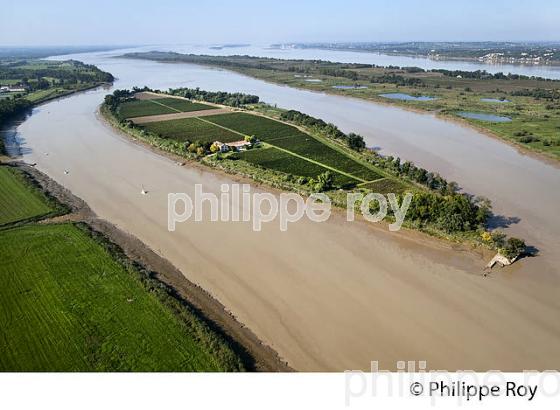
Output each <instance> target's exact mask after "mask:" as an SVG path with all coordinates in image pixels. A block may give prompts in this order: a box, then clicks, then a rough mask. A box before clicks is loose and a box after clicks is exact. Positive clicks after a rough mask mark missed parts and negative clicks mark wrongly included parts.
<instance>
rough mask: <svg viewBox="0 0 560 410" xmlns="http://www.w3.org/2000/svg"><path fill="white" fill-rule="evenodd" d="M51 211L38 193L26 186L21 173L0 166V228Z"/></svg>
mask: <svg viewBox="0 0 560 410" xmlns="http://www.w3.org/2000/svg"><path fill="white" fill-rule="evenodd" d="M53 211H54V209H52V208H51V207H50V206H49V205H48V204H47V202H46V201H45V198H44V197H42V195H41V194H40V193H39V192H36V191H35V190H34V189H31V188H30V187H28V186H26V182H25V180H24V178H23V176H22V175H21V171H18V170H16V169H14V168H11V167H7V166H0V226H3V225H7V224H10V223H14V222H18V221H23V220H27V219H32V218H36V217H40V216H43V215H47V214H49V213H50V212H53Z"/></svg>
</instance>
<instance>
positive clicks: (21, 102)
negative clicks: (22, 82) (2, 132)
mask: <svg viewBox="0 0 560 410" xmlns="http://www.w3.org/2000/svg"><path fill="white" fill-rule="evenodd" d="M32 105H33V104H32V103H31V102H30V101H29V100H26V99H25V98H3V99H1V100H0V126H1V125H3V124H4V122H5V121H7V120H8V119H9V118H11V117H12V116H14V115H16V114H20V113H22V112H24V111H26V110H28V109H30V108H31V106H32Z"/></svg>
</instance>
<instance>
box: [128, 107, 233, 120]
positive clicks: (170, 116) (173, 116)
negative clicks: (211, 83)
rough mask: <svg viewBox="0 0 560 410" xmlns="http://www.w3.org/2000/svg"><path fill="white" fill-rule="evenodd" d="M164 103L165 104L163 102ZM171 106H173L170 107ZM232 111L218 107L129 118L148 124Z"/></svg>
mask: <svg viewBox="0 0 560 410" xmlns="http://www.w3.org/2000/svg"><path fill="white" fill-rule="evenodd" d="M162 105H163V104H162ZM164 107H167V105H164ZM169 108H171V107H169ZM230 112H232V111H231V110H228V109H226V108H216V109H212V110H200V111H190V112H177V113H173V114H159V115H146V116H143V117H133V118H129V120H130V121H132V122H133V123H135V124H147V123H150V122H159V121H169V120H179V119H182V118H193V117H205V116H209V115H218V114H228V113H230Z"/></svg>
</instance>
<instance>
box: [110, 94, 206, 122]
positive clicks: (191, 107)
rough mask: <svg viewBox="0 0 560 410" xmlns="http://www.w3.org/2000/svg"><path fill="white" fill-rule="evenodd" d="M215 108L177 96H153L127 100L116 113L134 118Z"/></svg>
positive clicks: (123, 116)
mask: <svg viewBox="0 0 560 410" xmlns="http://www.w3.org/2000/svg"><path fill="white" fill-rule="evenodd" d="M215 108H216V107H214V106H211V105H207V104H201V103H194V102H191V101H188V100H183V99H179V98H154V99H149V100H132V101H127V102H125V103H123V104H121V105H120V106H119V111H118V113H119V115H120V116H121V117H122V118H135V117H145V116H148V115H160V114H173V113H177V112H191V111H202V110H211V109H215Z"/></svg>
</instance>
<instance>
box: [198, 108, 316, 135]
mask: <svg viewBox="0 0 560 410" xmlns="http://www.w3.org/2000/svg"><path fill="white" fill-rule="evenodd" d="M204 119H205V120H206V121H210V122H213V123H214V124H218V125H221V126H222V127H226V128H230V129H232V130H235V131H237V132H240V133H242V134H245V135H254V136H256V137H257V138H258V139H259V140H261V141H265V142H272V141H273V140H275V139H277V138H284V137H288V136H303V137H306V136H307V134H305V133H303V132H301V131H300V130H298V129H297V128H296V127H292V126H291V125H287V124H284V123H282V122H279V121H275V120H273V119H270V118H265V117H261V116H258V115H251V114H245V113H233V114H229V115H211V116H209V117H205V118H204Z"/></svg>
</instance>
